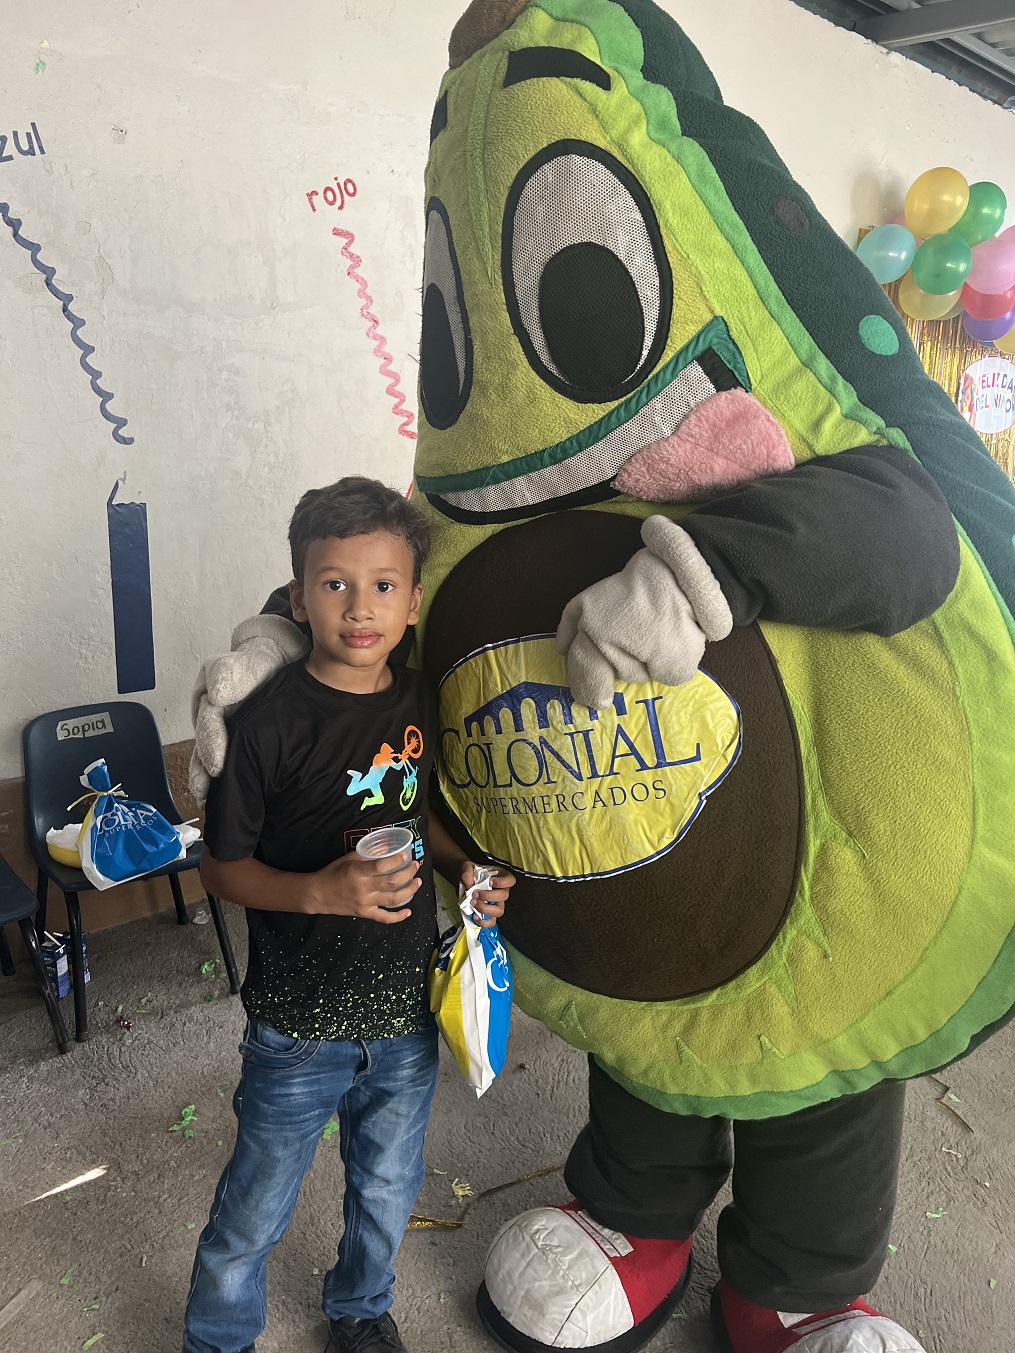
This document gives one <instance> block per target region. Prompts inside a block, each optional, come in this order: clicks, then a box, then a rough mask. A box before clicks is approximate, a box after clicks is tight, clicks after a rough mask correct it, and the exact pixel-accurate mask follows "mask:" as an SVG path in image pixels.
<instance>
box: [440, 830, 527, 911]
mask: <svg viewBox="0 0 1015 1353" xmlns="http://www.w3.org/2000/svg"><path fill="white" fill-rule="evenodd" d="M428 834H429V837H430V852H431V854H432V856H433V865H434V868H435V869H436V870H437V872H438V873H440V874H443V875H444V877H445V878H446V879H447V880H448V882H449V883H457V884H461V885H462V886H463V887H464V888H471V887H472V878H473V874H472V871H473V869H474V868H475V865H474V864H473V863H472V861H471V860H470V859H469V857H468V856H467V855H466V853H465V851H464V850H463V849H462V848H461V846H460V845H458V844H457V843H456V842H455V841H454V840H453V839H452V837H451V836H450V835H449V833H448V831H447V829H446V828H445V826H444V824H443V823H442V822H441V820H440V818H438V817H437V816H436V814H434V813H431V814H430V826H429V833H428ZM514 882H515V876H514V874H511V873H509V872H508V870H506V869H498V870H497V873H496V875H495V876H494V878H493V880H492V882H491V886H490V887H489V889H484V890H483V892H482V893H479V894H477V895H476V896H475V897H474V898H473V899H472V906H473V909H474V910H475V911H478V912H479V913H480V915H481V916H482V917H484V918H485V919H484V920H481V921H480V922H479V924H480V925H481V926H483V928H484V929H488V928H489V927H490V926H492V925H496V924H497V920H498V917H501V916H503V915H504V903H505V902H506V901H507V898H508V893H509V892H510V891H511V889H512V887H513V886H514ZM480 898H482V900H480Z"/></svg>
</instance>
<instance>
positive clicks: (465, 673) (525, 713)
mask: <svg viewBox="0 0 1015 1353" xmlns="http://www.w3.org/2000/svg"><path fill="white" fill-rule="evenodd" d="M440 716H441V738H440V747H439V749H438V755H437V766H438V774H439V776H440V783H441V789H442V791H443V793H444V797H445V799H446V800H447V802H448V804H449V806H450V807H451V809H452V811H453V812H454V813H456V814H457V816H458V817H459V819H460V820H461V822H462V824H463V825H464V826H465V827H466V828H467V829H468V831H469V833H470V835H471V836H472V838H473V840H474V841H475V842H476V843H477V844H478V845H479V846H480V847H481V848H482V849H483V850H484V851H486V853H487V854H488V855H490V856H491V857H492V858H493V859H495V860H498V861H500V862H501V863H502V864H506V865H509V866H510V867H511V868H513V869H516V870H520V871H521V872H522V873H524V874H528V875H529V876H531V877H533V878H548V879H561V880H564V879H587V878H605V877H607V876H608V875H610V874H618V873H621V872H623V871H624V870H625V869H634V868H636V867H637V866H638V865H641V864H645V863H647V862H648V861H649V860H652V859H655V858H656V856H658V855H662V854H663V853H664V852H665V851H667V850H669V849H670V848H671V847H672V846H674V845H675V844H676V843H677V841H679V840H680V838H681V836H683V834H684V833H685V832H686V831H687V829H688V828H689V827H690V825H691V823H692V822H693V821H694V819H695V818H696V817H697V815H698V813H699V812H700V811H701V809H702V807H703V806H704V803H705V799H706V797H707V795H709V794H710V793H711V792H712V791H713V790H714V789H715V788H716V786H717V785H719V783H720V782H721V781H722V780H723V778H724V777H725V776H726V774H727V773H728V772H729V770H730V769H731V767H732V766H733V764H734V762H735V761H736V759H737V757H738V756H739V754H740V746H741V725H740V710H739V708H738V706H737V704H736V702H735V701H734V700H733V699H732V698H731V697H730V696H729V695H727V694H726V692H725V691H724V690H723V689H722V687H721V686H720V685H719V684H718V683H717V682H716V681H715V680H714V679H713V678H712V677H711V676H709V675H708V673H707V672H700V671H699V672H698V673H697V674H696V675H695V676H694V678H693V679H692V680H691V681H689V682H687V684H686V685H684V686H679V687H673V686H659V685H656V684H654V683H652V682H649V683H644V684H638V685H632V684H629V683H627V682H618V683H617V685H616V688H615V694H614V697H613V704H612V705H611V706H610V707H608V708H607V709H603V710H595V709H589V708H587V707H586V706H585V705H580V704H577V703H576V702H575V700H574V698H573V696H572V695H571V691H570V689H569V688H568V685H567V670H566V666H565V662H564V659H563V658H562V657H561V656H560V655H559V654H558V652H557V650H556V646H555V644H554V637H553V635H552V634H536V635H529V636H528V637H526V638H522V639H510V640H507V641H505V642H503V643H499V644H491V645H490V646H488V647H486V648H480V649H477V650H476V651H475V652H474V653H470V654H469V655H468V657H466V658H463V659H462V661H461V662H459V663H458V664H457V666H455V667H453V668H452V669H451V671H450V672H449V673H448V674H447V676H446V677H445V678H444V680H443V681H442V682H441V686H440Z"/></svg>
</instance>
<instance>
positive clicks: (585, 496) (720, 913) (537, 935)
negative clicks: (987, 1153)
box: [416, 0, 1015, 1353]
mask: <svg viewBox="0 0 1015 1353" xmlns="http://www.w3.org/2000/svg"><path fill="white" fill-rule="evenodd" d="M451 57H452V61H451V64H452V69H451V70H450V72H449V73H448V75H447V77H446V78H445V80H444V82H443V85H442V88H441V91H440V97H439V99H438V101H437V104H436V110H435V113H434V118H433V124H432V129H431V140H432V146H431V154H430V162H429V166H428V169H427V179H426V210H427V222H426V257H425V263H424V278H423V337H422V346H421V372H420V375H421V381H420V398H421V409H422V415H421V420H420V437H419V446H418V452H417V458H416V484H417V488H418V490H419V492H420V493H421V495H423V497H424V498H425V500H426V503H427V507H428V511H429V515H430V517H431V524H432V529H433V535H434V542H435V543H434V549H433V553H432V555H431V559H430V564H429V568H428V572H427V574H426V575H425V583H426V597H427V598H428V602H427V609H426V613H425V615H424V617H423V621H422V626H421V632H420V631H418V632H417V640H418V641H419V640H421V646H420V649H419V652H420V658H421V661H422V663H423V666H424V667H425V669H426V670H427V672H428V673H429V674H430V676H431V677H432V679H433V681H434V682H435V683H439V687H440V704H441V729H442V747H441V755H440V758H439V764H440V776H441V789H442V792H443V796H444V801H445V804H446V806H447V809H448V812H447V821H448V823H449V826H451V828H452V829H453V830H454V831H456V832H457V833H458V836H459V839H460V841H461V843H462V844H463V845H467V846H468V848H469V851H470V853H471V852H474V851H476V850H478V851H479V852H480V853H481V854H485V855H486V856H487V857H489V858H491V859H494V860H498V861H501V862H504V863H506V864H509V865H510V866H511V868H512V869H513V870H514V872H515V873H516V874H517V875H518V878H519V883H518V885H517V887H516V888H515V890H514V892H513V895H512V902H511V906H510V908H509V910H508V913H507V915H506V916H505V918H504V922H503V926H502V931H503V933H504V935H505V936H506V938H507V939H508V940H509V941H510V943H511V945H512V959H513V962H514V965H515V979H516V999H517V1000H518V1002H519V1003H520V1004H521V1006H522V1007H523V1008H524V1009H525V1010H526V1011H528V1012H529V1013H530V1014H532V1015H534V1016H536V1018H538V1019H540V1020H542V1021H543V1022H544V1023H545V1024H546V1025H547V1026H548V1027H549V1028H551V1029H553V1030H554V1031H555V1032H557V1033H559V1034H560V1035H561V1037H562V1038H564V1039H566V1040H567V1041H568V1042H569V1043H572V1044H574V1045H575V1046H577V1047H580V1048H583V1049H585V1050H587V1051H588V1052H589V1054H590V1056H591V1090H590V1113H589V1125H588V1127H587V1128H586V1129H585V1130H584V1132H583V1133H582V1134H581V1136H580V1138H579V1140H578V1141H577V1143H576V1144H575V1146H574V1149H573V1151H572V1153H571V1157H570V1159H569V1161H568V1166H567V1174H566V1178H567V1182H568V1185H569V1187H570V1189H571V1190H572V1192H573V1193H574V1195H575V1198H576V1201H575V1202H574V1203H573V1204H571V1205H570V1206H568V1207H563V1208H540V1209H537V1210H535V1211H534V1212H530V1213H528V1214H526V1215H525V1216H522V1217H519V1218H516V1219H515V1220H514V1221H513V1222H511V1223H510V1224H509V1225H508V1226H506V1227H505V1228H504V1230H503V1231H502V1232H501V1234H500V1235H499V1236H498V1237H497V1239H496V1241H495V1242H494V1245H493V1249H492V1251H491V1254H490V1258H489V1261H488V1265H487V1275H486V1282H485V1284H484V1286H483V1288H482V1289H481V1292H480V1298H479V1303H480V1313H481V1315H482V1317H483V1319H484V1322H485V1323H486V1325H487V1327H488V1329H489V1330H490V1331H491V1332H492V1333H493V1334H494V1335H495V1337H497V1338H498V1339H499V1340H500V1342H501V1343H502V1344H504V1345H506V1346H507V1347H509V1348H512V1349H516V1350H519V1351H520V1353H531V1351H532V1350H537V1349H542V1348H545V1347H554V1348H558V1347H568V1348H609V1349H611V1350H613V1349H616V1350H625V1351H626V1350H630V1349H633V1348H635V1347H637V1346H639V1345H640V1344H641V1343H643V1342H644V1341H645V1340H646V1339H647V1338H649V1337H650V1336H651V1334H652V1333H654V1332H655V1330H657V1329H658V1328H659V1326H660V1325H661V1323H662V1322H663V1321H664V1320H665V1319H666V1318H667V1317H668V1316H669V1315H670V1313H671V1312H672V1309H673V1307H674V1305H675V1304H676V1302H677V1301H678V1300H679V1298H680V1296H681V1294H682V1292H683V1289H684V1286H685V1284H686V1282H687V1279H688V1274H689V1271H690V1264H691V1237H692V1235H693V1233H694V1230H695V1228H696V1226H697V1225H698V1222H699V1221H700V1219H701V1216H702V1213H703V1212H704V1211H705V1209H706V1208H707V1207H708V1205H709V1204H710V1203H711V1202H712V1200H713V1198H714V1197H715V1195H716V1193H717V1192H718V1190H719V1188H720V1187H721V1185H722V1183H723V1182H724V1180H725V1178H726V1176H727V1173H728V1171H729V1168H730V1154H731V1153H730V1144H729V1140H730V1136H731V1135H732V1137H733V1139H734V1141H735V1145H736V1175H735V1185H734V1195H735V1201H734V1203H733V1205H732V1206H731V1207H730V1208H728V1209H727V1210H726V1211H725V1212H724V1213H723V1215H722V1217H721V1219H720V1223H719V1257H720V1267H721V1270H722V1281H721V1282H720V1284H719V1287H718V1289H717V1292H716V1296H715V1300H714V1305H713V1314H714V1320H715V1324H716V1328H717V1331H718V1334H719V1338H720V1341H721V1342H722V1343H723V1346H724V1347H725V1348H726V1349H732V1350H733V1351H734V1353H782V1351H783V1350H784V1349H788V1348H792V1349H794V1350H796V1351H797V1353H810V1350H814V1351H815V1353H817V1350H819V1349H820V1350H821V1353H846V1350H849V1353H853V1351H854V1350H856V1353H860V1351H861V1350H862V1351H863V1353H866V1351H867V1350H873V1349H877V1350H891V1353H901V1351H902V1350H915V1349H918V1347H919V1345H918V1344H917V1342H916V1341H915V1340H914V1339H913V1338H912V1337H911V1336H909V1335H907V1334H906V1333H905V1332H904V1331H903V1330H902V1329H901V1328H900V1327H899V1326H898V1325H897V1324H895V1322H893V1321H891V1320H889V1319H887V1318H886V1317H884V1316H881V1315H878V1314H876V1313H874V1312H873V1311H872V1310H871V1309H870V1307H868V1306H867V1305H866V1304H865V1303H864V1302H862V1301H860V1300H858V1298H859V1297H860V1296H861V1295H862V1294H863V1293H865V1292H867V1291H868V1290H869V1289H870V1288H871V1287H872V1286H873V1284H874V1281H875V1279H876V1277H877V1275H878V1272H879V1270H880V1268H881V1264H882V1260H883V1258H884V1256H885V1255H886V1254H887V1245H888V1227H889V1224H890V1220H891V1213H892V1207H891V1203H892V1200H893V1198H894V1193H895V1184H896V1169H897V1161H898V1153H899V1136H900V1127H901V1116H902V1102H903V1093H904V1089H903V1085H904V1081H905V1079H906V1078H907V1077H911V1076H917V1075H922V1074H923V1073H925V1072H928V1071H931V1070H934V1069H935V1068H938V1067H941V1066H942V1065H944V1064H946V1063H947V1062H949V1061H950V1060H952V1059H953V1058H955V1057H958V1056H960V1055H961V1054H962V1053H964V1052H965V1051H967V1049H968V1048H969V1047H970V1045H971V1044H972V1043H974V1042H976V1041H977V1040H979V1039H980V1038H982V1037H983V1035H984V1033H985V1031H988V1030H989V1029H990V1027H991V1026H992V1025H994V1024H996V1023H997V1022H998V1021H1001V1020H1003V1019H1005V1017H1006V1016H1007V1013H1008V1011H1009V1007H1010V1006H1011V1005H1012V1003H1013V1000H1015V938H1013V937H1012V926H1013V922H1015V888H1013V883H1015V860H1013V856H1012V851H1011V849H1010V846H1009V844H1008V841H1009V832H1008V829H1007V824H1008V823H1010V821H1011V820H1012V815H1013V810H1015V794H1013V790H1012V787H1011V775H1010V772H1009V771H1008V770H1007V769H1006V768H1008V767H1010V766H1011V764H1012V757H1013V755H1015V726H1013V720H1012V717H1011V715H1012V709H1013V701H1015V663H1013V646H1012V633H1013V630H1012V618H1011V614H1010V611H1009V606H1010V605H1011V603H1012V599H1013V596H1015V550H1013V547H1012V535H1013V532H1015V495H1013V493H1012V490H1011V487H1010V485H1009V484H1008V482H1007V481H1006V479H1005V478H1004V476H1003V475H1002V473H1001V472H1000V470H998V469H997V468H996V467H995V466H994V464H993V462H992V461H991V460H990V458H989V457H988V455H987V454H986V452H985V450H984V448H983V446H982V445H981V443H980V442H979V440H978V438H977V437H976V436H975V435H974V434H973V433H972V432H971V431H970V429H969V428H968V427H967V425H966V424H965V423H964V422H963V420H962V419H961V418H960V416H959V414H958V413H957V411H956V410H955V408H954V407H953V406H952V405H951V404H950V402H949V401H948V399H947V398H946V396H945V394H944V392H943V391H942V390H941V389H940V388H939V387H937V386H936V385H934V384H933V383H932V382H931V381H930V380H929V379H928V377H927V376H926V375H925V374H924V372H923V370H922V368H921V366H920V364H919V361H918V359H917V357H916V354H915V353H914V351H913V348H912V346H911V344H910V342H909V340H908V337H907V335H906V333H905V330H904V328H903V326H902V325H901V323H900V322H899V319H898V317H897V316H896V315H895V313H894V311H893V310H892V308H891V306H890V305H889V304H888V302H887V301H886V299H885V296H884V294H883V292H882V291H881V289H880V288H879V287H878V286H877V284H876V283H875V282H874V281H873V279H872V278H871V277H870V275H869V274H868V273H867V272H866V270H865V269H864V267H863V266H862V265H861V264H860V263H859V262H858V261H857V260H856V259H855V258H854V256H853V255H852V254H851V253H850V251H849V250H848V249H847V248H846V246H845V245H844V244H843V243H842V242H841V241H840V240H839V239H838V238H837V237H836V235H835V234H834V233H833V231H832V230H831V229H830V227H829V226H828V225H827V224H826V223H825V222H824V221H823V220H822V219H821V217H820V216H819V215H818V213H817V211H816V210H815V208H814V205H813V203H812V202H811V201H810V200H809V199H808V197H807V196H806V194H805V193H804V192H803V191H802V189H801V188H800V186H799V185H798V184H797V183H795V182H794V181H793V179H792V178H791V177H790V175H789V174H788V172H787V170H786V168H785V166H784V165H783V164H782V163H781V162H780V160H779V159H778V157H777V156H776V154H775V152H774V150H773V149H772V146H771V144H770V143H769V141H768V140H767V138H766V137H765V136H764V135H763V133H762V132H761V131H760V130H759V128H758V127H757V126H755V125H754V124H753V123H752V122H750V121H749V120H748V119H747V118H745V117H743V116H742V115H741V114H739V113H737V112H735V111H733V110H732V109H729V108H727V107H725V106H724V104H723V102H722V99H721V96H720V93H719V90H718V89H717V87H716V84H715V81H714V79H713V77H712V75H711V74H710V72H709V70H708V68H707V67H706V66H705V64H704V62H703V61H702V58H701V57H700V55H699V54H698V52H697V51H696V50H695V49H694V47H693V46H692V45H691V44H690V43H689V42H688V40H687V39H686V38H685V37H684V35H683V33H682V32H681V31H680V30H679V29H678V27H677V26H676V24H675V23H674V22H673V21H672V20H671V19H670V18H669V17H668V16H667V15H666V14H665V13H664V12H663V11H662V10H660V9H659V8H658V7H656V6H655V5H653V4H651V3H649V0H619V2H617V3H611V0H533V2H532V3H529V4H525V3H519V2H518V0H515V2H514V3H511V2H510V0H476V3H474V4H473V5H472V7H471V8H470V9H469V11H468V13H467V14H466V15H465V17H464V18H463V19H462V21H461V22H460V24H459V25H458V27H457V29H456V31H455V34H454V37H453V38H452V44H451ZM731 1122H732V1133H731V1128H730V1123H731Z"/></svg>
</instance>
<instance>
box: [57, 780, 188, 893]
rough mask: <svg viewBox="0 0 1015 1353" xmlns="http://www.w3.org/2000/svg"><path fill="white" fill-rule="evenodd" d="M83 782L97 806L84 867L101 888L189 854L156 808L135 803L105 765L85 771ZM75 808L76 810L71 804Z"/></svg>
mask: <svg viewBox="0 0 1015 1353" xmlns="http://www.w3.org/2000/svg"><path fill="white" fill-rule="evenodd" d="M81 783H82V784H83V785H85V786H86V787H87V788H88V790H89V791H90V793H89V794H88V795H86V796H85V797H86V798H89V797H91V798H92V805H91V807H90V808H89V809H88V813H87V816H86V817H85V820H84V822H83V823H82V825H81V835H80V838H79V840H78V847H79V850H80V852H81V868H82V869H83V870H84V872H85V874H86V875H87V876H88V879H89V880H90V881H91V883H92V885H93V887H95V888H114V887H115V886H116V885H117V884H118V883H127V882H128V881H129V880H130V879H136V878H139V877H140V876H141V875H142V874H149V873H151V871H152V870H153V869H161V868H162V866H163V865H164V864H169V863H170V862H171V861H172V860H178V859H180V858H181V857H182V856H183V855H185V854H186V853H187V851H186V847H185V846H184V844H183V842H182V840H181V839H180V833H179V832H178V831H177V829H176V828H175V827H174V826H173V825H172V823H171V822H167V821H166V819H165V818H164V817H163V816H162V814H161V813H160V812H159V811H158V809H157V808H153V807H152V805H151V804H150V803H135V802H133V801H132V800H130V799H128V798H127V796H126V795H125V794H124V793H123V791H122V790H121V789H120V787H119V786H117V787H116V788H115V789H114V788H113V786H112V783H111V781H110V778H109V771H108V769H107V768H106V763H105V761H103V760H99V761H93V762H92V764H91V765H90V766H87V767H86V768H85V772H84V774H83V775H82V776H81ZM71 806H72V807H73V805H71Z"/></svg>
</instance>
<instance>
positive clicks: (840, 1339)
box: [712, 1282, 926, 1353]
mask: <svg viewBox="0 0 1015 1353" xmlns="http://www.w3.org/2000/svg"><path fill="white" fill-rule="evenodd" d="M712 1323H713V1325H714V1326H715V1332H716V1334H717V1335H718V1336H719V1346H720V1348H722V1350H723V1353H926V1350H925V1349H924V1347H923V1345H922V1344H921V1343H919V1342H918V1341H917V1340H916V1339H915V1338H914V1337H913V1336H912V1335H911V1334H907V1333H906V1331H905V1330H904V1329H903V1328H902V1326H901V1325H897V1324H896V1323H895V1321H894V1320H889V1319H888V1317H887V1316H885V1315H880V1314H879V1313H878V1312H877V1311H875V1310H873V1309H872V1308H871V1307H870V1306H868V1305H867V1303H866V1302H864V1301H854V1302H853V1303H852V1305H850V1306H843V1307H842V1308H841V1309H840V1310H838V1311H823V1312H822V1313H821V1314H820V1315H794V1314H792V1313H789V1312H786V1311H769V1310H766V1309H765V1308H764V1307H763V1306H755V1304H754V1303H753V1302H752V1301H745V1300H744V1298H743V1297H741V1296H738V1295H737V1293H736V1292H734V1291H733V1288H732V1287H730V1285H729V1283H727V1282H720V1283H719V1286H718V1287H717V1288H716V1289H715V1291H714V1292H713V1294H712Z"/></svg>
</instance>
